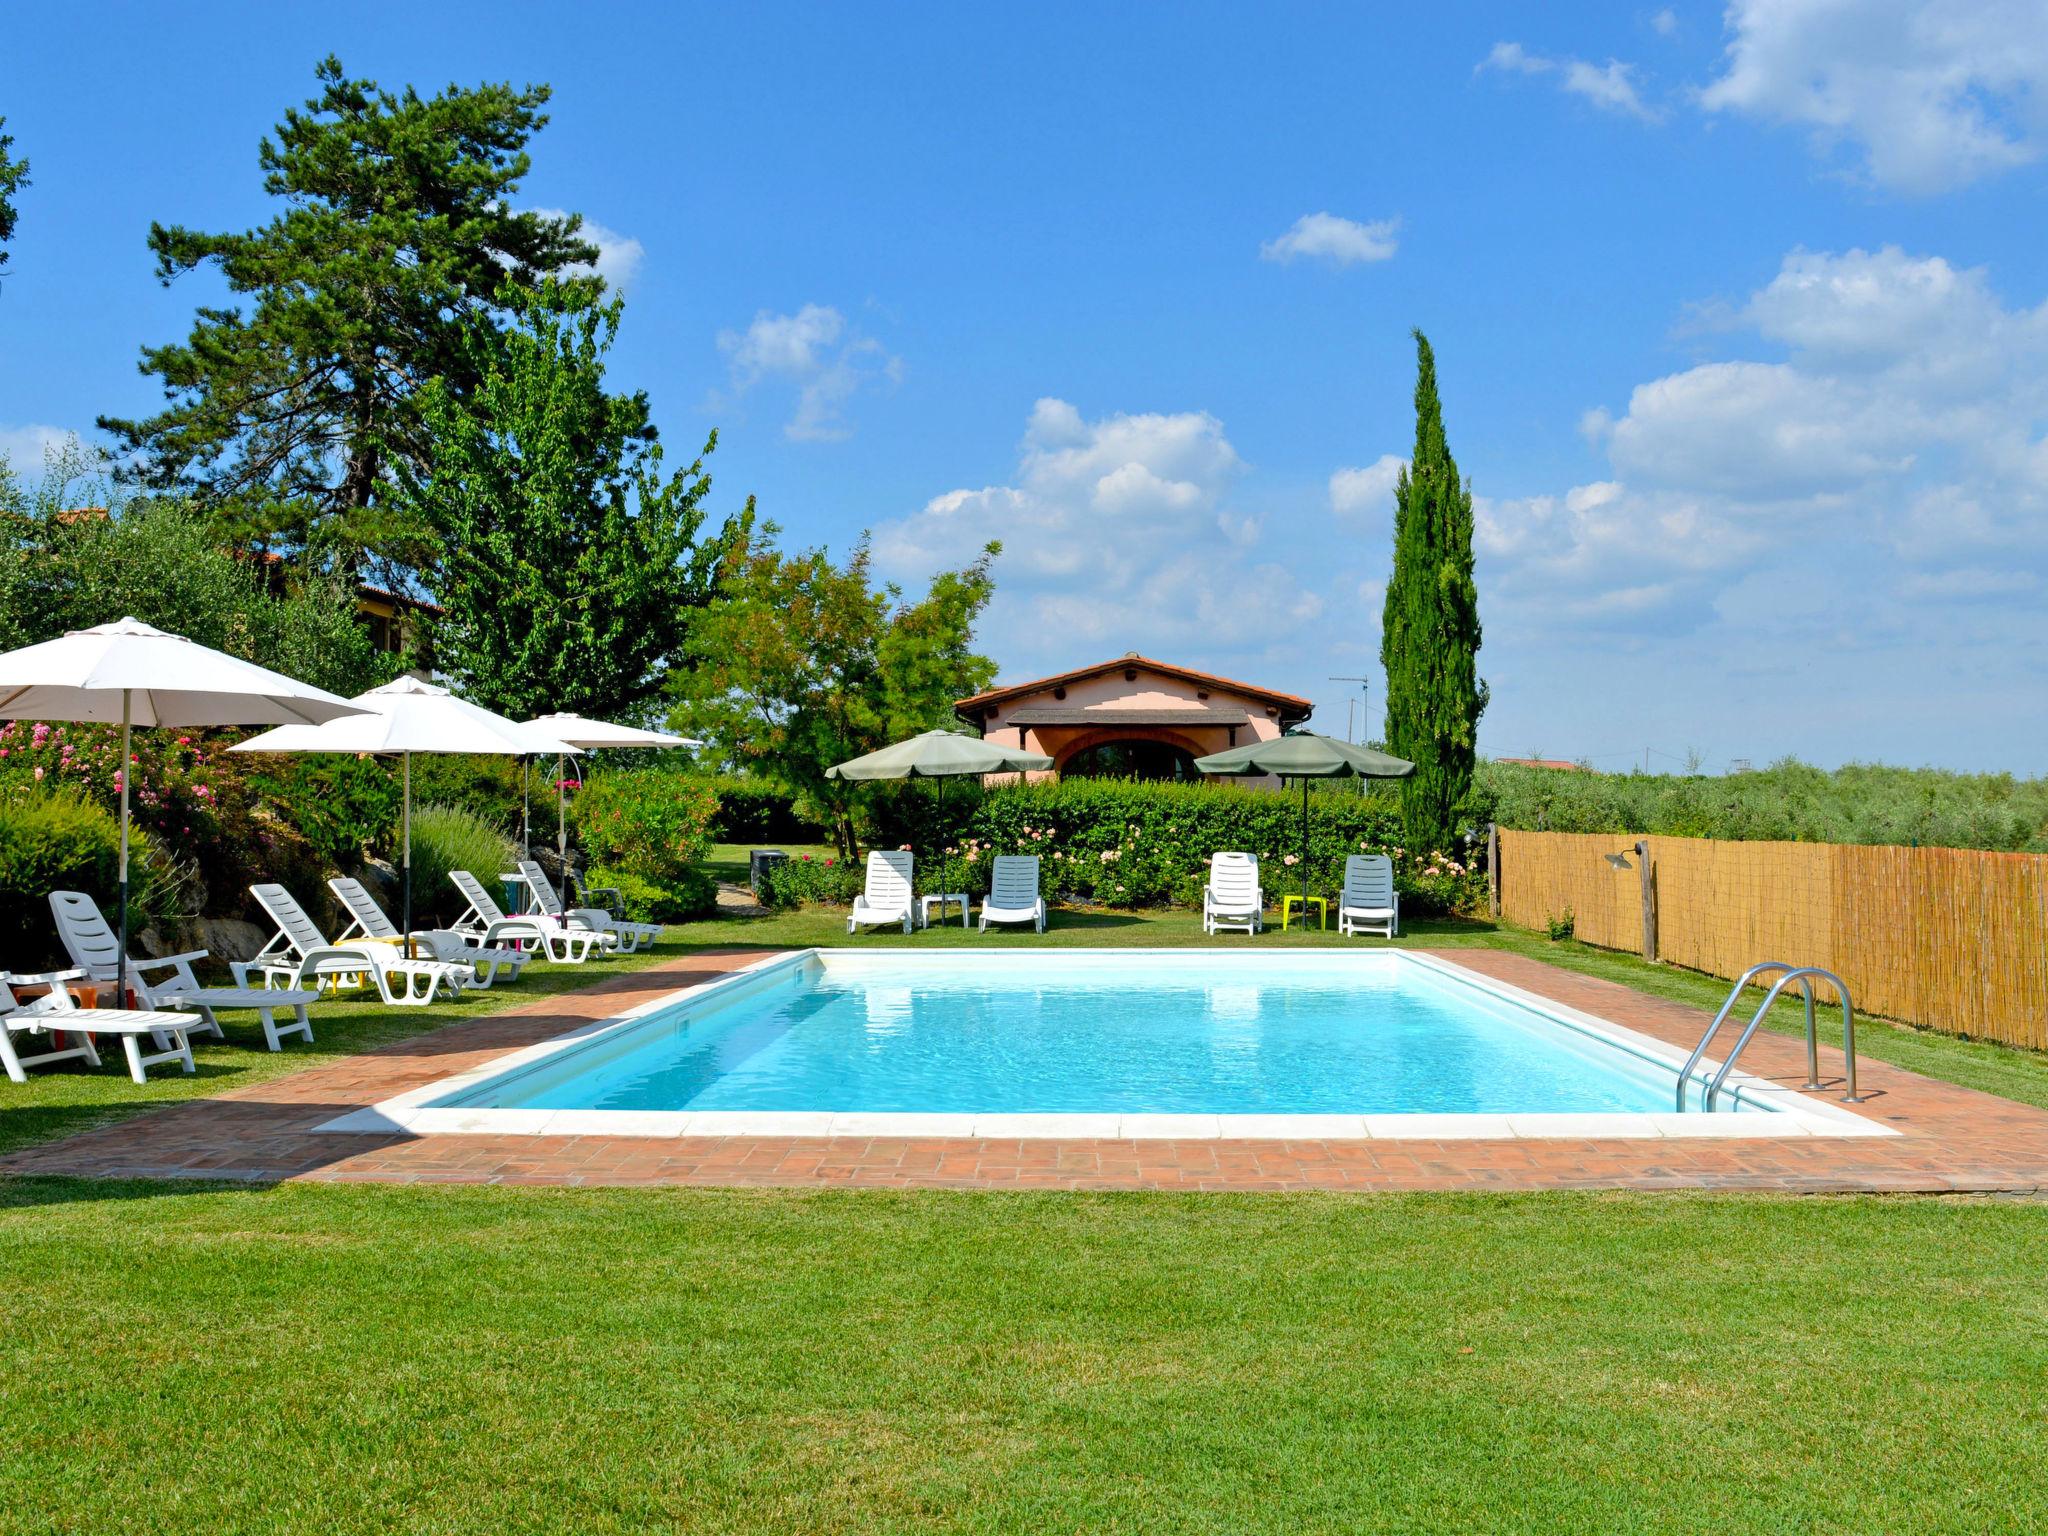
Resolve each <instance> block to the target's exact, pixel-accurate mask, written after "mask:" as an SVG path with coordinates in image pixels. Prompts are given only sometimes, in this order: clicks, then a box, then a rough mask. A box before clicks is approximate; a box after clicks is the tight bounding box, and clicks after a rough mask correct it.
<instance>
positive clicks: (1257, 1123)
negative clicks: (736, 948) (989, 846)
mask: <svg viewBox="0 0 2048 1536" xmlns="http://www.w3.org/2000/svg"><path fill="white" fill-rule="evenodd" d="M878 953H880V952H873V951H862V950H835V949H802V950H792V951H790V952H788V953H786V954H779V955H770V956H767V957H766V958H764V959H761V960H757V961H754V962H753V963H751V964H749V965H745V966H742V967H740V968H739V969H738V970H735V971H731V972H729V973H727V974H726V975H724V976H721V977H719V978H718V979H717V980H716V981H712V982H706V983H702V984H700V985H697V986H693V987H681V988H678V989H677V990H676V991H674V992H669V993H665V994H663V995H662V996H660V997H656V998H651V999H649V1000H648V1001H647V1002H645V1003H642V1004H640V1005H639V1006H638V1007H635V1008H630V1009H628V1010H626V1011H625V1012H624V1013H620V1014H615V1015H613V1016H612V1017H610V1018H606V1019H598V1020H593V1021H592V1022H591V1023H588V1024H585V1025H581V1026H579V1027H577V1028H575V1029H572V1030H569V1031H567V1032H565V1033H563V1034H561V1035H557V1036H555V1037H553V1038H552V1039H548V1040H543V1041H540V1042H539V1043H537V1044H534V1045H530V1046H525V1047H523V1048H521V1049H519V1050H516V1051H508V1052H507V1053H505V1054H504V1055H502V1056H497V1057H494V1058H492V1059H491V1060H490V1061H488V1062H485V1063H483V1064H482V1065H479V1066H476V1067H472V1068H470V1069H469V1070H467V1071H464V1072H458V1073H453V1074H451V1075H450V1076H447V1077H443V1078H437V1079H436V1080H435V1081H433V1082H431V1083H427V1084H423V1085H422V1086H420V1087H418V1088H414V1089H410V1090H408V1091H407V1092H405V1093H402V1094H399V1095H396V1096H395V1097H393V1098H389V1099H385V1100H382V1101H381V1102H379V1103H377V1104H373V1105H370V1106H368V1107H366V1108H363V1109H357V1110H352V1111H350V1112H349V1113H348V1114H345V1115H341V1116H339V1117H337V1118H335V1119H333V1120H329V1121H326V1122H325V1123H323V1124H321V1125H318V1126H316V1127H314V1129H315V1131H316V1132H328V1131H339V1132H358V1133H363V1134H377V1135H391V1134H394V1133H403V1134H408V1135H415V1136H464V1135H476V1136H629V1137H646V1138H654V1139H663V1138H680V1137H685V1136H778V1137H791V1136H802V1137H838V1136H845V1137H862V1138H876V1137H882V1138H896V1137H915V1138H920V1139H927V1138H939V1139H959V1140H972V1141H987V1140H1076V1141H1078V1140H1103V1141H1159V1140H1172V1141H1273V1140H1288V1141H1478V1140H1488V1141H1502V1140H1507V1141H1512V1140H1560V1139H1569V1140H1587V1139H1600V1140H1616V1139H1619V1140H1657V1139H1660V1138H1678V1139H1699V1138H1715V1139H1723V1138H1737V1139H1742V1140H1777V1139H1781V1138H1785V1137H1809V1136H1896V1135H1898V1134H1899V1132H1898V1131H1897V1130H1896V1129H1894V1128H1893V1127H1891V1126H1887V1125H1883V1124H1881V1123H1879V1122H1877V1121H1875V1120H1871V1119H1868V1118H1866V1117H1865V1116H1863V1115H1859V1114H1857V1113H1855V1112H1854V1111H1853V1110H1851V1109H1849V1108H1848V1107H1847V1106H1845V1105H1840V1104H1835V1103H1832V1102H1830V1101H1828V1100H1825V1099H1820V1098H1815V1097H1813V1096H1811V1095H1808V1094H1803V1093H1800V1092H1799V1091H1797V1090H1796V1089H1792V1088H1787V1087H1784V1086H1781V1085H1779V1084H1776V1083H1771V1082H1767V1081H1765V1080H1764V1079H1762V1078H1758V1077H1755V1076H1753V1075H1751V1074H1749V1073H1747V1072H1742V1071H1736V1072H1733V1073H1731V1074H1730V1075H1729V1078H1728V1090H1729V1091H1730V1092H1739V1093H1741V1094H1743V1095H1744V1096H1745V1097H1747V1098H1748V1099H1750V1100H1751V1101H1752V1102H1754V1103H1757V1104H1759V1105H1768V1106H1769V1109H1768V1110H1760V1111H1758V1112H1756V1113H1752V1114H1715V1115H1709V1114H1705V1113H1701V1112H1697V1111H1695V1112H1691V1113H1681V1112H1678V1111H1667V1112H1664V1113H1609V1114H1430V1113H1418V1114H1382V1115H1317V1114H1279V1115H1222V1114H1217V1115H1203V1114H1192V1115H1191V1114H1128V1115H1127V1114H1085V1113H1084V1114H1055V1113H1044V1114H1039V1113H1024V1114H1019V1113H1005V1114H940V1113H880V1112H874V1111H862V1110H851V1111H848V1110H815V1111H812V1110H619V1109H487V1108H474V1107H447V1108H437V1107H434V1105H433V1101H435V1100H439V1099H445V1098H447V1097H449V1096H450V1095H451V1094H457V1093H461V1092H463V1091H465V1090H467V1089H470V1088H474V1087H477V1086H480V1085H481V1084H483V1083H486V1082H488V1081H490V1080H491V1079H493V1078H498V1077H502V1076H504V1075H505V1074H506V1073H508V1072H514V1071H518V1070H520V1069H522V1068H525V1067H530V1066H533V1065H536V1064H538V1063H540V1062H543V1061H546V1060H547V1059H548V1058H549V1057H551V1056H555V1055H558V1054H559V1053H561V1052H563V1051H566V1050H570V1049H572V1048H575V1047H578V1046H582V1045H584V1044H586V1043H588V1042H590V1041H592V1040H594V1039H596V1038H598V1037H600V1036H602V1035H606V1034H611V1033H614V1032H617V1031H620V1030H625V1029H630V1028H631V1027H632V1026H633V1025H635V1024H637V1023H638V1022H639V1021H640V1020H641V1019H643V1018H645V1017H646V1016H647V1015H648V1014H650V1013H658V1012H663V1011H666V1010H668V1009H671V1008H673V1007H675V1006H676V1005H677V1003H678V1002H679V1001H681V1002H684V1003H686V1004H687V1005H689V1006H692V1007H696V1006H701V1005H702V1004H704V1003H705V1002H706V1001H707V1000H711V1001H716V1000H717V999H718V998H719V997H720V996H722V995H723V994H726V993H729V992H732V991H736V990H738V989H740V988H743V987H747V986H750V985H752V984H754V983H757V982H759V981H761V980H762V979H764V978H767V977H770V976H772V975H773V974H774V973H776V972H778V971H781V970H784V969H790V968H797V967H801V966H803V965H806V964H808V963H809V962H810V961H811V960H812V959H813V958H817V959H819V960H820V961H821V962H823V963H825V964H828V965H829V964H834V963H838V964H846V963H848V962H849V961H851V962H852V963H858V961H859V959H860V958H862V957H865V956H868V955H871V954H878ZM1052 953H1057V954H1058V955H1060V956H1062V957H1074V958H1086V957H1094V956H1101V957H1114V958H1118V959H1129V958H1132V957H1136V956H1143V955H1184V954H1186V953H1187V951H1186V950H1178V949H1154V948H1144V949H1139V948H1131V949H1063V950H1059V951H1054V952H1052ZM1202 953H1204V954H1207V953H1210V951H1202ZM1358 953H1359V954H1361V955H1394V956H1398V957H1400V960H1401V962H1402V963H1406V964H1414V965H1420V966H1423V967H1426V968H1428V969H1429V970H1431V971H1433V972H1435V973H1436V974H1438V975H1439V976H1442V977H1444V978H1447V979H1449V980H1452V981H1455V982H1458V983H1460V984H1463V985H1467V986H1472V987H1476V988H1477V989H1479V990H1480V991H1482V992H1487V993H1491V994H1492V995H1494V996H1496V997H1498V998H1501V999H1504V1000H1506V1001H1509V1002H1513V1003H1517V1004H1520V1005H1522V1006H1524V1007H1528V1008H1531V1009H1534V1010H1535V1011H1537V1012H1538V1013H1541V1014H1544V1015H1546V1016H1548V1017H1550V1018H1553V1019H1556V1020H1557V1021H1558V1022H1560V1023H1562V1024H1565V1025H1567V1026H1569V1027H1571V1028H1573V1029H1576V1030H1578V1031H1580V1032H1582V1033H1584V1034H1587V1035H1589V1036H1592V1037H1593V1038H1595V1039H1598V1040H1601V1041H1603V1042H1605V1043H1606V1044H1608V1045H1610V1046H1612V1047H1614V1048H1616V1049H1619V1050H1622V1051H1625V1052H1627V1053H1629V1054H1631V1055H1634V1056H1638V1057H1641V1058H1644V1059H1646V1060H1649V1061H1652V1062H1655V1063H1658V1064H1660V1065H1663V1066H1667V1067H1669V1068H1670V1069H1671V1071H1672V1073H1673V1075H1674V1077H1675V1076H1676V1074H1677V1071H1678V1069H1679V1068H1681V1067H1683V1066H1684V1065H1685V1058H1686V1055H1687V1052H1686V1051H1684V1050H1682V1049H1680V1048H1679V1047H1677V1046H1673V1045H1668V1044H1666V1043H1665V1042H1664V1041H1662V1040H1658V1039H1656V1038H1654V1037H1653V1036H1650V1035H1645V1034H1642V1033H1640V1032H1639V1031H1636V1030H1633V1029H1629V1028H1627V1027H1626V1026H1624V1025H1620V1024H1616V1023H1614V1022H1612V1021H1611V1020H1608V1019H1602V1018H1599V1017H1597V1016H1596V1015H1593V1014H1590V1013H1585V1012H1582V1011H1581V1010H1579V1009H1576V1008H1571V1007H1569V1006H1567V1005H1566V1004H1563V1003H1560V1002H1557V1001H1555V1000H1554V999H1551V998H1547V997H1545V996H1543V995H1542V994H1541V993H1539V992H1531V991H1529V990H1527V989H1526V988H1522V987H1517V986H1514V985H1512V984H1510V983H1507V982H1502V981H1498V980H1496V979H1495V978H1493V977H1491V976H1487V975H1484V974H1482V973H1481V972H1478V971H1474V970H1470V969H1468V968H1467V967H1465V966H1462V965H1458V964H1456V963H1455V962H1452V961H1447V960H1443V959H1441V958H1440V957H1438V956H1435V955H1424V954H1419V953H1417V952H1415V951H1414V950H1405V949H1371V950H1361V951H1359V952H1358ZM1315 954H1316V956H1317V958H1318V959H1322V958H1336V956H1337V952H1334V951H1332V952H1328V953H1327V956H1326V955H1325V952H1320V951H1319V952H1315ZM942 955H943V956H947V957H956V956H957V957H963V958H961V959H959V960H949V961H947V962H944V963H966V964H972V963H974V961H975V959H976V955H975V952H973V951H960V950H935V951H933V952H932V958H934V959H938V958H939V957H940V956H942ZM887 957H888V958H890V959H900V958H901V953H900V952H899V951H889V952H887ZM1717 1065H1718V1062H1717V1061H1715V1060H1714V1059H1711V1058H1709V1059H1707V1060H1705V1061H1703V1062H1702V1066H1701V1068H1700V1070H1701V1071H1705V1070H1708V1069H1711V1068H1713V1067H1715V1066H1717Z"/></svg>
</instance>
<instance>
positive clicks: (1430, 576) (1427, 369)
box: [1380, 330, 1486, 853]
mask: <svg viewBox="0 0 2048 1536" xmlns="http://www.w3.org/2000/svg"><path fill="white" fill-rule="evenodd" d="M1415 351H1416V360H1417V366H1416V376H1415V453H1414V456H1413V457H1412V458H1411V459H1410V461H1409V464H1408V467H1407V468H1405V469H1404V470H1402V471H1401V475H1400V478H1399V480H1398V481H1396V483H1395V486H1394V570H1393V574H1392V576H1391V577H1390V578H1389V579H1388V581H1387V603H1386V613H1385V616H1384V618H1383V619H1382V622H1381V625H1380V664H1381V665H1382V666H1383V667H1384V668H1385V669H1386V674H1387V725H1386V736H1387V750H1388V751H1390V752H1392V753H1393V754H1394V755H1395V756H1397V757H1405V758H1407V759H1409V760H1410V761H1411V762H1413V763H1414V764H1415V772H1414V774H1413V775H1412V776H1410V777H1409V778H1406V779H1403V780H1402V781H1401V805H1402V812H1403V816H1404V819H1405V821H1406V823H1407V832H1408V845H1409V847H1410V848H1411V849H1413V850H1414V851H1415V852H1416V853H1428V852H1434V851H1439V850H1441V851H1448V850H1449V849H1450V848H1451V847H1452V845H1453V842H1454V840H1455V838H1456V836H1457V833H1458V830H1459V827H1458V814H1459V811H1460V809H1461V807H1462V806H1463V804H1464V801H1465V798H1466V795H1467V794H1468V792H1469V791H1470V789H1471V787H1472V764H1473V759H1474V757H1475V756H1476V755H1477V754H1476V748H1477V744H1478V735H1479V716H1480V714H1481V712H1483V711H1484V710H1485V708H1486V684H1484V683H1483V682H1481V681H1480V680H1479V674H1478V658H1479V589H1478V587H1476V586H1475V585H1474V584H1473V581H1472V490H1471V487H1470V486H1468V485H1467V484H1466V483H1465V482H1464V481H1463V480H1462V479H1460V478H1459V475H1458V465H1457V461H1456V460H1455V459H1453V458H1452V457H1451V450H1450V445H1449V444H1448V443H1447V442H1446V441H1445V440H1444V418H1443V407H1442V406H1441V405H1440V404H1439V403H1438V401H1437V396H1436V354H1435V353H1434V352H1432V351H1431V350H1430V346H1429V338H1428V337H1426V336H1424V335H1423V334H1422V332H1421V331H1419V330H1418V331H1416V332H1415Z"/></svg>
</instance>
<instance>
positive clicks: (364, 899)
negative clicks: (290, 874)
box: [327, 875, 532, 988]
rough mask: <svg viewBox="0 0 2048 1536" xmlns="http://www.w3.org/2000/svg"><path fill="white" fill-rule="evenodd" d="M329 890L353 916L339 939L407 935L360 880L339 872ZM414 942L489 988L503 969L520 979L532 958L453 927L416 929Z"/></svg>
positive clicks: (392, 938)
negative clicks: (487, 943)
mask: <svg viewBox="0 0 2048 1536" xmlns="http://www.w3.org/2000/svg"><path fill="white" fill-rule="evenodd" d="M327 889H329V890H330V891H332V892H334V899H335V900H336V901H338V902H340V903H341V906H342V910H343V911H345V912H346V913H348V915H349V925H348V927H347V928H346V929H344V930H343V931H342V935H341V938H340V939H339V940H338V941H337V942H339V943H342V944H346V943H347V942H348V941H349V940H350V939H352V938H353V937H355V935H356V934H357V933H358V932H360V933H361V934H362V936H363V937H364V938H366V939H383V940H385V941H386V942H397V941H398V940H400V939H402V938H403V937H404V936H403V935H402V934H400V933H399V931H398V924H396V923H394V922H392V921H391V919H390V917H388V916H387V915H386V914H385V911H384V909H383V908H382V907H380V906H378V905H377V898H376V897H374V896H372V895H371V894H370V893H369V891H368V890H366V889H365V888H364V886H363V882H362V881H360V880H356V879H352V878H350V877H347V876H343V875H337V876H335V878H333V879H332V880H329V881H328V882H327ZM412 938H413V943H414V944H416V945H418V946H420V947H422V948H424V949H425V950H426V952H427V956H428V958H429V959H433V960H441V961H445V962H446V963H447V964H449V965H466V966H468V967H470V970H471V973H472V974H473V975H474V977H475V981H474V982H473V983H472V985H474V986H476V987H478V988H483V987H488V986H489V985H490V984H491V983H492V982H494V981H496V980H497V979H498V972H499V971H500V970H501V969H502V970H503V971H504V972H505V974H506V976H507V978H508V979H509V980H512V981H517V980H518V979H519V972H520V971H521V970H522V969H523V968H524V967H525V965H526V962H527V961H528V960H529V959H531V958H532V956H531V954H530V953H529V952H528V951H526V950H523V949H513V948H511V947H509V946H506V947H501V948H486V947H484V946H483V945H481V944H472V943H470V942H469V940H468V939H466V938H464V937H463V936H462V935H461V934H459V933H457V932H456V931H455V930H454V929H453V928H415V929H414V930H413V933H412Z"/></svg>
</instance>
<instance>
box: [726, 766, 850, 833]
mask: <svg viewBox="0 0 2048 1536" xmlns="http://www.w3.org/2000/svg"><path fill="white" fill-rule="evenodd" d="M709 784H710V787H711V789H712V791H713V792H714V793H715V794H716V795H717V796H718V811H717V813H716V814H715V815H714V816H713V817H712V818H711V838H712V841H714V842H719V843H804V842H810V841H812V840H814V839H815V838H817V837H818V836H819V834H820V832H821V830H822V829H821V828H819V827H816V826H814V825H812V824H811V823H809V822H807V821H805V820H804V819H803V817H801V816H799V815H798V814H797V811H796V799H795V797H794V796H793V795H791V794H790V792H789V791H788V790H786V789H784V788H783V787H782V786H781V785H779V784H771V783H769V782H768V781H767V780H766V779H749V778H742V777H740V776H739V775H738V774H726V775H723V776H721V777H719V778H716V779H712V780H710V781H709Z"/></svg>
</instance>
